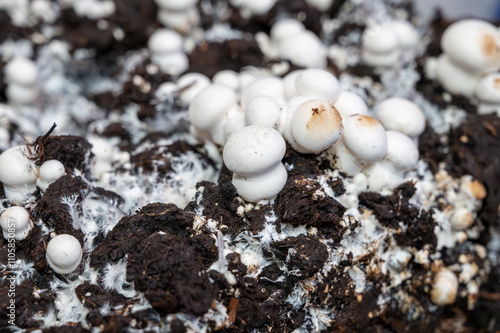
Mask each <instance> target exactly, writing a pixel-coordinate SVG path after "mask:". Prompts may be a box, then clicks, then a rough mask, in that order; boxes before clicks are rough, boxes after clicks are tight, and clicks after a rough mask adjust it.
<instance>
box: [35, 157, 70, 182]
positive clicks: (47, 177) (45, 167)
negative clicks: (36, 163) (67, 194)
mask: <svg viewBox="0 0 500 333" xmlns="http://www.w3.org/2000/svg"><path fill="white" fill-rule="evenodd" d="M65 172H66V171H65V169H64V164H62V163H61V162H59V161H58V160H48V161H45V162H44V163H43V164H42V166H41V167H40V170H39V173H40V178H41V179H42V180H43V181H46V182H49V183H53V182H55V181H56V180H58V179H59V178H61V177H62V176H63V175H64V174H65Z"/></svg>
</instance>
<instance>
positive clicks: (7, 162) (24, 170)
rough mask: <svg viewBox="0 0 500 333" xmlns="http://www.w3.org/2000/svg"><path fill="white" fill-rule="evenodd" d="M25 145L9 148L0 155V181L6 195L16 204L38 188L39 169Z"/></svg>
mask: <svg viewBox="0 0 500 333" xmlns="http://www.w3.org/2000/svg"><path fill="white" fill-rule="evenodd" d="M29 156H30V155H29V152H28V149H27V147H26V146H25V145H21V146H15V147H11V148H9V149H7V150H6V151H4V152H3V153H2V154H1V155H0V182H2V184H3V188H4V192H5V196H6V197H7V199H9V200H10V201H12V202H13V203H15V204H19V203H21V202H23V201H24V200H25V199H26V198H27V196H28V195H29V194H31V193H33V192H34V191H35V190H36V180H37V170H36V166H35V164H34V162H33V161H31V160H30V159H29Z"/></svg>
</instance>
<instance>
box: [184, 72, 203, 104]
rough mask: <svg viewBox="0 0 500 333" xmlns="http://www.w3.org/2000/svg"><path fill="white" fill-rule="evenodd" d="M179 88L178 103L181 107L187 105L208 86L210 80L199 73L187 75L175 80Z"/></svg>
mask: <svg viewBox="0 0 500 333" xmlns="http://www.w3.org/2000/svg"><path fill="white" fill-rule="evenodd" d="M176 83H177V87H178V88H179V90H178V93H179V101H180V102H181V104H182V105H185V106H187V105H189V103H191V102H192V101H193V99H194V97H195V96H196V95H197V94H198V93H199V92H200V91H202V90H203V89H205V88H206V87H208V86H209V85H210V83H211V82H210V79H209V78H208V77H207V76H206V75H203V74H200V73H187V74H184V75H182V76H181V77H179V79H177V82H176Z"/></svg>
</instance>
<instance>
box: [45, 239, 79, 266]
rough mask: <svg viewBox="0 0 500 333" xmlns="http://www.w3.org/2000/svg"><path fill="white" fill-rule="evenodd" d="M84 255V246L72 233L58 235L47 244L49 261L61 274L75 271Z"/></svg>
mask: <svg viewBox="0 0 500 333" xmlns="http://www.w3.org/2000/svg"><path fill="white" fill-rule="evenodd" d="M82 256H83V252H82V246H81V245H80V242H79V241H78V239H76V238H75V237H74V236H72V235H66V234H62V235H57V236H55V237H54V238H52V239H51V240H50V242H49V244H48V245H47V253H46V259H47V262H48V263H49V265H50V267H51V268H52V269H53V270H54V272H56V273H59V274H69V273H71V272H73V271H74V270H75V269H76V268H77V267H78V265H80V262H81V261H82Z"/></svg>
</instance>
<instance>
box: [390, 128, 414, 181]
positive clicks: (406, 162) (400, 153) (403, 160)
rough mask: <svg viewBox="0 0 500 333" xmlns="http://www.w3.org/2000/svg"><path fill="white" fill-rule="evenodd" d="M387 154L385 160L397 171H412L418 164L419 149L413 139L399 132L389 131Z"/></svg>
mask: <svg viewBox="0 0 500 333" xmlns="http://www.w3.org/2000/svg"><path fill="white" fill-rule="evenodd" d="M386 135H387V153H386V154H385V160H386V161H387V162H390V163H391V164H392V165H393V166H394V167H395V168H396V169H397V170H399V171H406V170H411V169H413V168H415V167H416V166H417V163H418V158H419V154H418V149H417V146H416V145H415V143H414V142H413V140H412V139H410V138H409V137H408V136H407V135H405V134H403V133H401V132H398V131H387V132H386Z"/></svg>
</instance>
